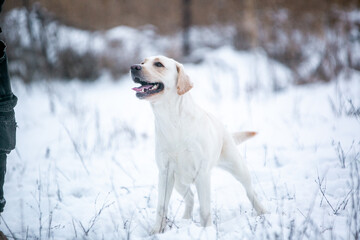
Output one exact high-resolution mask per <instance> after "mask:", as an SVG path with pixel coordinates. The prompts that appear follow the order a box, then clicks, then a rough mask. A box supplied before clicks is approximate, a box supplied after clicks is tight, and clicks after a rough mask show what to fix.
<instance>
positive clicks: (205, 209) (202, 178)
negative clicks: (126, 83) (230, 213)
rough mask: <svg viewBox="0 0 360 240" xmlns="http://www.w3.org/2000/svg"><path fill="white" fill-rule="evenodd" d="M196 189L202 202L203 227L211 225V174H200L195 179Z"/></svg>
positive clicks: (201, 220) (201, 216)
mask: <svg viewBox="0 0 360 240" xmlns="http://www.w3.org/2000/svg"><path fill="white" fill-rule="evenodd" d="M195 186H196V190H197V192H198V197H199V202H200V223H201V226H203V227H208V226H211V211H210V210H211V209H210V203H211V200H210V195H211V192H210V174H205V173H204V174H199V176H198V177H197V179H196V180H195Z"/></svg>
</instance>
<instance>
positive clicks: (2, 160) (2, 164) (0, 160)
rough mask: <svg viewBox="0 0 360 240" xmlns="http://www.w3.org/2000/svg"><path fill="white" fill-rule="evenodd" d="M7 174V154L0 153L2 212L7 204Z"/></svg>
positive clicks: (0, 206) (0, 210)
mask: <svg viewBox="0 0 360 240" xmlns="http://www.w3.org/2000/svg"><path fill="white" fill-rule="evenodd" d="M5 173H6V154H5V153H0V212H3V211H4V207H5V204H6V201H5V198H4V189H3V187H4V182H5Z"/></svg>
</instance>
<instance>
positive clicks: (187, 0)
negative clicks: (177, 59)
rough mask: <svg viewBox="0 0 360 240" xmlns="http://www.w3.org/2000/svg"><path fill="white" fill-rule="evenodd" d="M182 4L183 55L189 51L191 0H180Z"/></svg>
mask: <svg viewBox="0 0 360 240" xmlns="http://www.w3.org/2000/svg"><path fill="white" fill-rule="evenodd" d="M182 4H183V13H182V14H183V55H184V56H188V55H189V53H190V26H191V21H192V19H191V0H182Z"/></svg>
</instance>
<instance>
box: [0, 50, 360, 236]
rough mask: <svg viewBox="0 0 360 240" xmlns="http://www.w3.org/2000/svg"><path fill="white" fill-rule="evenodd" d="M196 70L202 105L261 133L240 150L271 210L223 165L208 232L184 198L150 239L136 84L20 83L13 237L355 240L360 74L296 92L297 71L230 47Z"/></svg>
mask: <svg viewBox="0 0 360 240" xmlns="http://www.w3.org/2000/svg"><path fill="white" fill-rule="evenodd" d="M130 64H131V63H129V65H130ZM269 66H270V67H269ZM185 69H186V71H187V72H188V74H189V75H190V77H191V79H192V81H193V82H194V84H195V87H194V89H193V90H191V91H190V93H191V94H192V95H193V97H194V98H195V100H196V101H197V102H198V103H199V104H200V105H201V106H203V107H204V108H205V109H207V110H208V111H210V112H212V113H214V114H215V115H217V116H218V117H219V118H220V119H221V120H222V121H223V123H224V124H225V125H226V126H227V128H228V129H229V130H230V131H238V130H255V131H258V132H259V135H258V136H257V137H256V138H254V139H252V140H249V141H247V142H246V143H245V144H243V145H241V146H239V150H240V152H241V153H242V156H243V157H244V158H245V159H246V162H247V163H248V165H249V168H250V170H251V174H252V178H253V182H254V185H255V188H256V190H257V192H258V195H259V196H260V198H261V199H262V202H263V203H264V205H265V206H266V207H267V209H268V210H269V212H270V213H269V214H267V215H265V216H261V217H258V216H255V215H254V212H253V210H252V208H251V204H250V203H249V202H248V200H247V198H246V196H245V192H244V190H243V188H242V186H241V185H240V184H239V183H238V182H236V181H235V180H234V179H233V178H232V177H231V176H230V175H228V174H227V173H225V172H223V171H221V170H218V169H215V170H214V171H213V175H212V194H211V196H212V217H213V226H211V227H208V228H202V227H200V225H199V213H198V208H199V205H198V202H197V201H196V202H195V211H194V219H193V221H184V220H182V219H181V216H182V211H183V208H184V203H183V202H182V199H181V197H180V196H179V195H178V194H177V193H174V194H173V196H172V199H171V202H170V211H169V222H168V229H167V231H166V232H165V233H164V234H160V235H156V236H151V235H149V232H150V230H151V227H152V225H153V223H154V220H155V208H156V200H157V168H156V164H155V160H154V125H153V115H152V112H151V108H150V106H149V104H148V103H147V102H146V101H141V100H139V99H137V98H136V97H135V94H134V92H133V91H132V90H131V87H133V86H134V84H133V83H132V81H131V79H130V77H129V76H124V77H123V78H122V79H121V81H118V82H113V81H110V80H109V79H108V77H107V76H106V75H103V76H102V78H101V79H99V81H97V82H95V83H93V84H88V83H80V82H77V81H75V82H70V83H64V82H51V83H50V82H37V83H34V84H31V85H26V86H25V85H23V84H22V83H20V82H19V81H15V82H13V88H14V92H15V93H16V95H17V96H18V98H19V102H18V105H17V107H16V117H17V122H18V126H19V128H18V132H17V148H16V151H13V152H12V153H11V154H10V156H9V158H8V171H7V175H6V183H5V197H6V199H7V205H6V208H5V212H4V213H3V214H2V216H1V224H0V229H1V230H2V231H3V232H4V233H5V234H6V235H7V236H9V237H10V238H11V237H14V238H16V239H83V238H85V239H153V238H158V239H278V238H280V239H287V238H289V239H330V238H331V239H353V238H354V236H353V235H352V233H353V232H355V231H357V233H359V227H360V220H359V217H357V218H356V217H354V213H356V212H358V211H359V205H358V204H359V201H360V200H359V175H358V174H359V172H358V171H355V170H354V168H355V167H356V166H358V167H359V161H360V116H359V109H357V111H358V112H357V116H354V115H352V113H353V112H355V110H356V107H355V108H354V107H352V106H359V105H360V95H359V93H360V81H359V77H360V74H359V73H352V74H350V75H348V76H345V75H344V76H342V77H341V79H339V80H338V81H337V82H335V81H334V82H333V83H331V84H314V85H308V86H298V87H289V85H288V84H286V82H287V81H288V79H289V78H290V77H291V74H290V72H289V71H288V70H287V69H286V68H285V67H283V66H282V65H280V64H278V63H273V62H271V61H270V60H268V59H267V58H266V57H265V56H264V55H262V54H261V53H259V52H250V53H249V52H236V51H234V50H232V49H231V48H229V47H224V48H221V49H218V50H213V51H209V52H208V53H207V54H206V56H205V60H204V61H203V62H202V63H201V64H198V65H193V64H186V65H185ZM349 76H350V79H348V78H349ZM274 79H275V80H276V81H277V82H278V83H279V85H281V86H288V87H287V88H284V89H283V90H282V91H277V92H276V93H275V92H274V91H273V90H272V84H270V85H269V84H266V83H268V82H273V81H274ZM350 101H352V102H351V103H350ZM341 160H344V161H343V162H341ZM355 162H357V165H356V164H354V163H355ZM351 173H352V174H351ZM354 173H355V174H354ZM356 197H358V198H356Z"/></svg>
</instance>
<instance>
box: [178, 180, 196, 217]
mask: <svg viewBox="0 0 360 240" xmlns="http://www.w3.org/2000/svg"><path fill="white" fill-rule="evenodd" d="M175 189H176V191H178V192H179V193H180V195H181V196H182V197H183V198H184V200H185V211H184V215H183V218H184V219H191V217H192V212H193V208H194V194H193V192H192V191H191V188H190V185H185V184H182V183H180V182H179V181H176V180H175Z"/></svg>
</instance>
